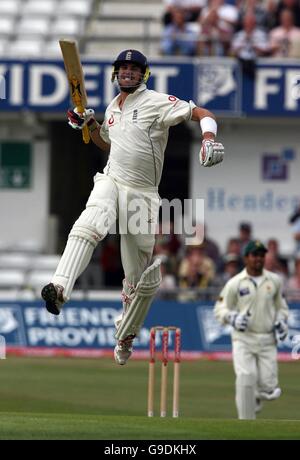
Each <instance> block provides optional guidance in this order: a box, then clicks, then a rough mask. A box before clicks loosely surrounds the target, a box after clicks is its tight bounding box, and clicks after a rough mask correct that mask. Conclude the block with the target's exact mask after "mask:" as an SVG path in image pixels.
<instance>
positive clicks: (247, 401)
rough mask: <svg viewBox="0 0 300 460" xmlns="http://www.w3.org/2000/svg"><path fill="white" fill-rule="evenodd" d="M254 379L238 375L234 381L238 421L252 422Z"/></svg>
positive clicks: (253, 415)
mask: <svg viewBox="0 0 300 460" xmlns="http://www.w3.org/2000/svg"><path fill="white" fill-rule="evenodd" d="M255 389H256V383H255V377H254V376H252V375H239V376H237V379H236V406H237V410H238V416H239V419H240V420H254V419H255V418H256V415H255Z"/></svg>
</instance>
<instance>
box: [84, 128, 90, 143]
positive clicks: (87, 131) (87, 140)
mask: <svg viewBox="0 0 300 460" xmlns="http://www.w3.org/2000/svg"><path fill="white" fill-rule="evenodd" d="M82 138H83V142H84V143H85V144H88V143H89V142H90V133H89V129H88V127H87V126H86V125H85V126H84V127H83V129H82Z"/></svg>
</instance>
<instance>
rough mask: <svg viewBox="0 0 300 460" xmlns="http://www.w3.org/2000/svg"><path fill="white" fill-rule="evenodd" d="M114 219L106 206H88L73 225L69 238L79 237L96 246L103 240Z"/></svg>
mask: <svg viewBox="0 0 300 460" xmlns="http://www.w3.org/2000/svg"><path fill="white" fill-rule="evenodd" d="M115 219H116V214H115V210H113V209H110V208H109V207H108V206H105V205H103V206H88V207H87V208H86V209H85V210H84V211H83V212H82V213H81V215H80V217H79V219H77V221H76V222H75V223H74V225H73V227H72V230H71V232H70V235H69V237H79V238H83V239H85V240H87V241H89V242H90V243H91V244H93V245H94V246H96V245H97V244H98V243H99V241H101V240H103V239H104V238H105V236H106V235H107V233H108V232H109V229H110V228H111V226H112V225H113V223H114V221H115Z"/></svg>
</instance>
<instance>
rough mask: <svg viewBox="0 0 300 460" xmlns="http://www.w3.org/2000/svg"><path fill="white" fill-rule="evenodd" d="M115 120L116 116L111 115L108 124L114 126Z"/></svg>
mask: <svg viewBox="0 0 300 460" xmlns="http://www.w3.org/2000/svg"><path fill="white" fill-rule="evenodd" d="M114 122H115V119H114V116H113V115H111V117H110V119H109V120H108V126H112V125H113V124H114Z"/></svg>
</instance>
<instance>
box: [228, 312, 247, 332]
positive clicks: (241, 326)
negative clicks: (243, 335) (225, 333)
mask: <svg viewBox="0 0 300 460" xmlns="http://www.w3.org/2000/svg"><path fill="white" fill-rule="evenodd" d="M248 320H249V315H243V314H242V313H237V312H232V313H229V314H228V315H227V322H228V323H229V324H231V326H232V327H234V329H236V330H237V331H240V332H245V330H246V329H247V326H248Z"/></svg>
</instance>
